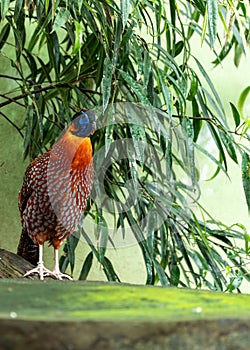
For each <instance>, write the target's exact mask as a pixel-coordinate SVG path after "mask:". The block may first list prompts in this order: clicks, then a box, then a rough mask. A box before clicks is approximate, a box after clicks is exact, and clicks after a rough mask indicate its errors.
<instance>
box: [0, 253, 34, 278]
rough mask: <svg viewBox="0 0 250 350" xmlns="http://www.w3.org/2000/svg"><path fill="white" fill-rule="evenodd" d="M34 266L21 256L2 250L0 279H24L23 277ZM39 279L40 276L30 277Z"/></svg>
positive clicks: (0, 254)
mask: <svg viewBox="0 0 250 350" xmlns="http://www.w3.org/2000/svg"><path fill="white" fill-rule="evenodd" d="M33 268H34V266H33V265H32V264H31V263H29V262H28V261H27V260H25V259H23V258H22V257H21V256H19V255H17V254H14V253H12V252H9V251H8V250H5V249H1V248H0V278H23V275H24V274H25V273H26V272H27V271H29V270H31V269H33ZM25 278H28V279H38V276H36V275H35V276H28V277H25Z"/></svg>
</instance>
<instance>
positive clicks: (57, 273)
mask: <svg viewBox="0 0 250 350" xmlns="http://www.w3.org/2000/svg"><path fill="white" fill-rule="evenodd" d="M52 274H53V275H52V277H53V276H54V278H56V279H58V280H63V279H64V278H65V279H68V280H70V281H73V278H72V277H71V276H70V275H67V274H66V273H62V272H61V271H60V270H59V271H57V270H53V271H52Z"/></svg>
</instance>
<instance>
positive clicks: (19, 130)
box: [0, 111, 24, 138]
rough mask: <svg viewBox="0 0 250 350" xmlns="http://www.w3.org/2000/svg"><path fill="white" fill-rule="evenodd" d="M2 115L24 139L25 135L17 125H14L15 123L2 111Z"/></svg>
mask: <svg viewBox="0 0 250 350" xmlns="http://www.w3.org/2000/svg"><path fill="white" fill-rule="evenodd" d="M0 114H1V115H2V116H3V117H4V119H6V120H7V121H8V122H9V123H10V124H11V125H12V126H13V127H14V128H15V129H16V130H17V131H18V133H19V134H20V135H21V136H22V138H23V137H24V135H23V133H22V131H21V129H20V128H19V127H18V126H17V125H16V124H15V123H13V121H12V120H10V119H9V118H8V117H7V115H5V114H4V113H3V112H1V111H0Z"/></svg>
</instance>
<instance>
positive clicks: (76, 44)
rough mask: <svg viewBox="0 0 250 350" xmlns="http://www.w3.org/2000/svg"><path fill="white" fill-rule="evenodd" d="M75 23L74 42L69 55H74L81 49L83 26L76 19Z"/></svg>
mask: <svg viewBox="0 0 250 350" xmlns="http://www.w3.org/2000/svg"><path fill="white" fill-rule="evenodd" d="M74 24H75V42H74V46H73V49H72V52H71V56H74V55H76V54H77V53H78V52H80V50H81V46H82V35H83V27H82V24H81V23H79V22H78V21H77V20H74Z"/></svg>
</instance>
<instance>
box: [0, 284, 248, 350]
mask: <svg viewBox="0 0 250 350" xmlns="http://www.w3.org/2000/svg"><path fill="white" fill-rule="evenodd" d="M249 321H250V295H242V294H224V293H218V292H209V291H198V290H189V289H179V288H162V287H150V286H134V285H121V284H116V283H98V282H80V281H74V282H70V281H51V280H47V281H46V280H45V281H43V282H41V281H32V280H25V279H19V280H9V279H8V280H7V279H2V280H0V349H23V348H25V347H27V346H29V347H30V348H32V350H33V349H45V350H46V349H110V350H113V349H114V350H115V349H119V350H125V349H143V350H147V349H150V350H152V349H153V350H155V349H164V350H165V349H192V350H195V349H206V350H211V349H220V350H230V349H232V350H237V349H248V348H249V343H250V322H249Z"/></svg>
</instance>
